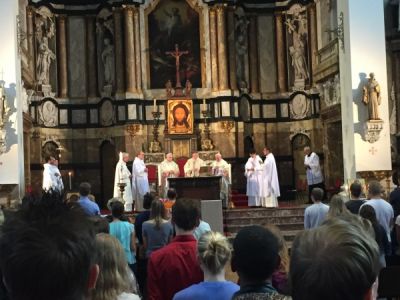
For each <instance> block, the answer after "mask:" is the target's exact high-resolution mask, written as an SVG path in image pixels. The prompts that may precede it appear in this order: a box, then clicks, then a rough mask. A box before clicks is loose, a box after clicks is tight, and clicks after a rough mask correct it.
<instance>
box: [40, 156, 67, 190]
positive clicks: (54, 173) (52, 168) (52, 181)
mask: <svg viewBox="0 0 400 300" xmlns="http://www.w3.org/2000/svg"><path fill="white" fill-rule="evenodd" d="M43 168H44V170H43V184H42V188H43V190H44V191H46V192H47V191H49V190H54V191H58V192H60V193H61V192H62V190H63V189H64V184H63V181H62V177H61V173H60V170H59V169H58V167H57V166H56V165H52V164H49V163H46V164H44V165H43Z"/></svg>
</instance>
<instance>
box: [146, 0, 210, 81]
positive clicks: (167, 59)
mask: <svg viewBox="0 0 400 300" xmlns="http://www.w3.org/2000/svg"><path fill="white" fill-rule="evenodd" d="M148 43H149V65H150V66H149V69H150V70H149V71H150V88H152V89H158V88H164V87H165V85H166V83H167V82H168V81H169V80H170V81H171V82H172V84H173V86H175V85H176V76H175V75H176V66H177V63H176V62H177V61H176V57H174V56H172V55H169V54H167V52H172V51H174V50H175V47H176V46H177V47H178V49H179V51H182V52H185V53H186V54H182V55H180V56H179V74H180V81H181V85H182V86H185V83H186V80H189V81H190V82H191V84H192V87H193V88H200V87H201V86H202V74H201V72H202V71H201V69H202V68H201V59H200V56H201V53H200V49H201V46H200V16H199V13H198V12H197V11H196V10H195V9H194V8H193V7H192V6H191V5H190V4H189V3H188V2H187V1H186V0H162V1H158V3H157V5H156V7H155V9H154V10H153V11H151V12H150V14H149V15H148ZM186 51H187V52H186Z"/></svg>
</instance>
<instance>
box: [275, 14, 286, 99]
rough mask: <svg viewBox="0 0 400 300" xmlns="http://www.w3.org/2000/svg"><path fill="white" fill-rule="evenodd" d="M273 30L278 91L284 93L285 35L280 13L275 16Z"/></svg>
mask: <svg viewBox="0 0 400 300" xmlns="http://www.w3.org/2000/svg"><path fill="white" fill-rule="evenodd" d="M275 30H276V58H277V64H278V91H279V92H280V93H283V92H286V91H287V90H288V87H287V69H286V49H285V34H284V27H283V16H282V13H281V12H277V13H276V14H275Z"/></svg>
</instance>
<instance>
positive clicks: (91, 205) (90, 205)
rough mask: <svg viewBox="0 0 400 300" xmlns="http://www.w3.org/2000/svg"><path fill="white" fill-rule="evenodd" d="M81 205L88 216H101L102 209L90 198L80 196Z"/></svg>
mask: <svg viewBox="0 0 400 300" xmlns="http://www.w3.org/2000/svg"><path fill="white" fill-rule="evenodd" d="M78 203H79V205H80V206H81V207H82V209H83V210H84V212H85V214H87V215H88V216H98V215H100V208H99V206H98V205H97V203H96V202H93V201H91V200H90V199H89V198H88V197H84V196H80V197H79V200H78Z"/></svg>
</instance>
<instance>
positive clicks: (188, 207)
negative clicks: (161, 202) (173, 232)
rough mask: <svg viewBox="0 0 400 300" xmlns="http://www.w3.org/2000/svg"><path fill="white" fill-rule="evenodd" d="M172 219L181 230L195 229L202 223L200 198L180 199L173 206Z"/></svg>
mask: <svg viewBox="0 0 400 300" xmlns="http://www.w3.org/2000/svg"><path fill="white" fill-rule="evenodd" d="M171 221H172V224H174V225H175V227H177V229H180V230H181V231H193V230H194V229H195V228H196V227H197V226H199V223H200V207H199V200H194V199H187V198H181V199H178V200H177V201H176V202H175V205H174V206H172V220H171Z"/></svg>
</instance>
